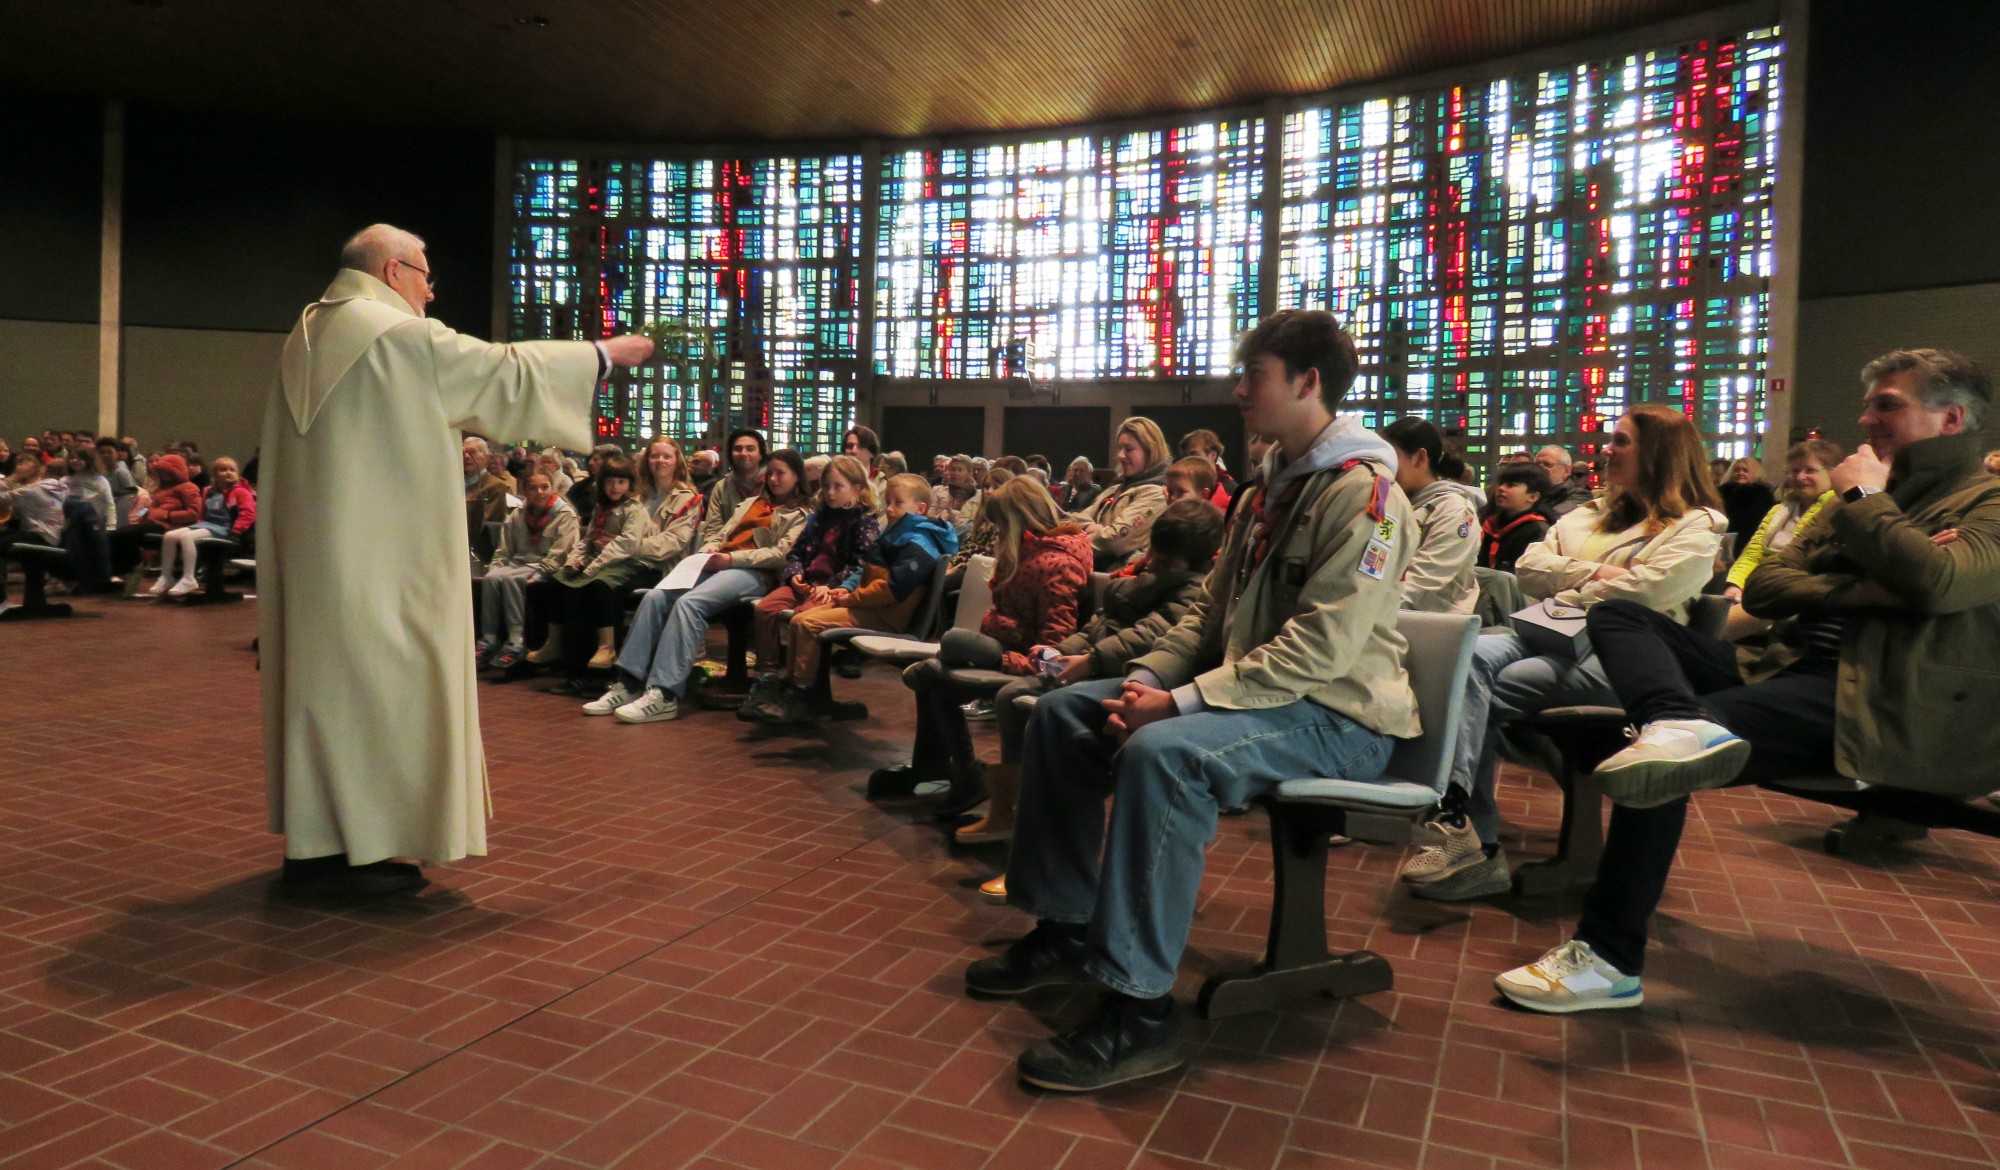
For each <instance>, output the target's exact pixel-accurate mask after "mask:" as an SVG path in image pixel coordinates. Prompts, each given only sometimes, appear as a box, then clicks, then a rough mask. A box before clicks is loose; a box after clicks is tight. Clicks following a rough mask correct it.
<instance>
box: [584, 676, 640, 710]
mask: <svg viewBox="0 0 2000 1170" xmlns="http://www.w3.org/2000/svg"><path fill="white" fill-rule="evenodd" d="M631 701H632V692H631V691H629V690H627V689H625V680H624V679H622V678H621V679H619V680H618V681H617V682H615V683H612V684H611V689H610V690H608V691H606V692H604V693H603V694H602V695H600V696H598V697H597V698H595V699H592V700H591V701H590V702H588V703H585V704H584V705H583V713H584V714H585V715H609V714H611V713H612V712H613V711H616V710H617V709H618V708H620V707H623V706H624V705H625V704H627V703H629V702H631Z"/></svg>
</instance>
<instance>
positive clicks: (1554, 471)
mask: <svg viewBox="0 0 2000 1170" xmlns="http://www.w3.org/2000/svg"><path fill="white" fill-rule="evenodd" d="M1535 466H1537V467H1539V468H1541V469H1542V470H1543V471H1546V472H1548V473H1549V490H1548V491H1546V492H1544V493H1542V502H1541V505H1540V506H1541V510H1542V511H1543V512H1545V513H1547V514H1548V516H1549V518H1550V519H1551V520H1558V519H1561V518H1562V517H1564V516H1567V515H1569V514H1570V513H1571V512H1574V511H1576V506H1577V505H1578V504H1580V503H1582V502H1583V500H1582V499H1580V498H1579V497H1578V493H1576V492H1574V491H1572V490H1570V479H1569V477H1570V467H1571V464H1570V458H1569V449H1568V448H1566V447H1557V446H1554V445H1550V446H1547V447H1544V448H1542V449H1541V450H1539V451H1537V452H1535Z"/></svg>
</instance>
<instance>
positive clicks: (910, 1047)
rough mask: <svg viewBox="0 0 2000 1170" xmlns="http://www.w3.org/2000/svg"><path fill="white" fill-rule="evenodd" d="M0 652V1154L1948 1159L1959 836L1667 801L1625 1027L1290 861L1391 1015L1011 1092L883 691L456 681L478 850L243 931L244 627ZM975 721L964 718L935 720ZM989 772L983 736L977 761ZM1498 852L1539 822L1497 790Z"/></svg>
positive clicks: (1524, 803)
mask: <svg viewBox="0 0 2000 1170" xmlns="http://www.w3.org/2000/svg"><path fill="white" fill-rule="evenodd" d="M83 608H85V609H86V610H88V611H90V612H95V613H101V614H102V615H103V616H102V618H101V619H98V620H78V621H73V622H43V623H35V624H29V625H10V626H0V663H4V669H5V671H6V674H7V678H8V684H7V685H6V687H5V688H4V691H0V694H4V696H5V697H4V699H3V700H0V703H4V706H0V710H4V712H5V715H4V718H0V759H4V760H5V761H7V762H6V763H5V764H4V765H0V1166H5V1167H28V1166H35V1167H41V1166H61V1165H91V1166H118V1167H125V1168H128V1170H172V1168H177V1167H195V1166H228V1165H243V1166H258V1167H311V1166H326V1167H340V1168H343V1170H345V1168H365V1167H375V1166H386V1165H396V1166H413V1167H414V1166H423V1167H445V1166H481V1167H529V1166H614V1165H615V1166H625V1167H640V1168H653V1167H673V1166H682V1165H694V1166H704V1167H722V1166H735V1167H749V1168H766V1167H768V1168H774V1170H819V1168H825V1167H834V1166H842V1167H851V1168H855V1170H861V1168H871V1170H872V1168H882V1167H916V1168H921V1170H953V1168H958V1167H966V1168H971V1167H979V1166H990V1167H1033V1168H1044V1167H1066V1168H1084V1167H1122V1166H1146V1167H1167V1166H1223V1167H1237V1168H1247V1167H1287V1168H1291V1167H1296V1168H1300V1170H1304V1168H1308V1167H1311V1168H1333V1167H1342V1168H1358V1167H1387V1168H1391V1170H1395V1168H1404V1167H1425V1168H1435V1170H1459V1168H1471V1167H1496V1168H1497V1167H1514V1166H1572V1167H1588V1168H1591V1170H1598V1168H1603V1170H1618V1168H1621V1167H1645V1168H1646V1170H1658V1168H1671V1170H1680V1168H1685V1167H1699V1166H1715V1167H1720V1168H1726V1170H1778V1168H1781V1167H1800V1168H1803V1167H1812V1166H1826V1165H1834V1166H1846V1165H1852V1166H1864V1167H1880V1168H1882V1170H1928V1168H1932V1167H1940V1168H1941V1167H1970V1166H1974V1165H1989V1164H1992V1163H1993V1162H1994V1161H1995V1153H1996V1150H2000V1119H1996V1117H1995V1110H1996V1108H2000V1078H1996V1075H1995V1072H1994V1068H1995V1058H1996V1048H2000V1040H1996V1038H1995V1036H1996V1031H2000V1009H1996V1004H1995V1000H1994V992H1995V987H1996V981H2000V907H1996V906H1995V905H1994V903H1993V898H1992V895H1993V892H1994V887H1995V883H1996V880H2000V847H1996V846H1994V845H1991V844H1989V843H1986V842H1983V841H1976V840H1973V839H1970V838H1967V837H1964V836H1962V835H1955V834H1942V835H1939V836H1938V837H1936V838H1934V839H1932V840H1929V841H1924V842H1920V843H1917V844H1914V845H1912V846H1909V847H1905V848H1900V849H1897V850H1895V851H1893V852H1891V853H1889V854H1888V855H1886V856H1884V857H1882V858H1880V859H1877V860H1873V861H1866V862H1855V861H1850V860H1843V859H1836V858H1832V857H1828V856H1827V855H1825V854H1824V853H1822V852H1821V851H1820V849H1819V844H1818V842H1819V837H1820V834H1821V832H1822V831H1823V830H1824V829H1825V828H1826V826H1827V825H1828V824H1829V823H1830V822H1831V821H1832V819H1833V816H1832V814H1831V813H1830V812H1829V811H1828V810H1826V809H1823V808H1820V807H1815V806H1810V805H1805V804H1799V803H1795V802H1792V801H1790V800H1786V799H1783V798H1779V797H1774V796H1763V795H1757V794H1754V793H1724V794H1715V795H1710V796H1706V797H1703V798H1702V799H1700V800H1699V801H1697V803H1696V812H1695V815H1694V817H1693V818H1692V819H1691V821H1690V825H1689V831H1688V839H1687V845H1686V847H1685V848H1684V849H1683V850H1682V853H1681V860H1680V867H1679V869H1678V870H1677V871H1676V874H1675V880H1674V883H1673V887H1672V890H1671V892H1670V893H1669V895H1668V899H1667V904H1666V906H1665V908H1664V910H1663V912H1662V914H1661V916H1660V918H1659V919H1658V922H1657V926H1658V934H1659V936H1660V942H1659V945H1658V946H1657V948H1656V950H1655V953H1654V963H1653V966H1652V969H1651V970H1650V971H1649V974H1648V989H1647V990H1648V1002H1647V1004H1646V1007H1645V1008H1644V1009H1642V1010H1640V1011H1637V1012H1627V1013H1615V1014H1609V1015H1598V1016H1589V1017H1581V1018H1568V1019H1564V1018H1548V1017H1537V1016H1531V1015H1527V1014H1523V1013H1519V1012H1515V1011H1511V1010H1506V1009H1503V1008H1501V1007H1499V1006H1496V1004H1495V1001H1494V997H1493V995H1492V992H1491V989H1490V982H1489V981H1490V979H1491V978H1492V975H1493V973H1494V972H1495V971H1498V970H1500V969H1502V968H1505V967H1508V966H1512V965H1514V964H1516V963H1519V962H1522V961H1525V960H1527V959H1529V958H1532V957H1533V956H1534V955H1536V954H1537V953H1539V952H1540V951H1541V950H1542V949H1544V948H1545V947H1547V946H1549V945H1551V944H1554V943H1556V942H1558V941H1560V940H1561V939H1563V938H1564V937H1565V931H1566V929H1567V928H1568V927H1569V925H1570V924H1571V923H1572V922H1573V921H1574V915H1575V910H1576V907H1575V904H1574V902H1573V901H1558V900H1556V899H1539V900H1530V901H1517V900H1513V899H1498V900H1495V901H1493V902H1492V903H1490V904H1478V905H1471V906H1432V905H1426V904H1422V903H1415V902H1412V901H1410V900H1409V899H1407V898H1406V897H1404V896H1403V895H1401V894H1400V893H1398V892H1397V890H1396V888H1395V882H1394V881H1393V880H1392V872H1393V869H1394V867H1395V865H1396V863H1397V860H1398V858H1397V855H1396V854H1395V852H1393V851H1390V850H1383V849H1373V848H1365V847H1356V848H1351V849H1347V850H1343V851H1339V852H1337V853H1336V854H1335V859H1334V867H1335V872H1334V874H1333V875H1332V877H1331V878H1330V879H1329V880H1330V888H1329V909H1330V913H1331V915H1332V923H1331V925H1332V927H1333V931H1334V934H1335V938H1336V942H1337V944H1344V945H1347V946H1354V947H1359V946H1369V947H1373V948H1374V949H1375V950H1377V951H1380V952H1381V953H1383V954H1385V955H1387V956H1388V957H1389V958H1390V959H1392V960H1393V961H1394V963H1395V966H1396V973H1397V986H1396V990H1394V991H1393V992H1388V993H1384V994H1380V995H1374V996H1368V997H1365V998H1363V999H1360V1000H1357V1001H1352V1002H1348V1003H1344V1004H1337V1003H1332V1002H1324V1003H1308V1004H1303V1005H1300V1006H1299V1007H1298V1008H1297V1009H1296V1010H1295V1011H1292V1012H1288V1013H1286V1014H1283V1015H1262V1016H1253V1017H1248V1018H1243V1019H1238V1020H1235V1021H1231V1022H1229V1023H1228V1024H1226V1025H1224V1026H1215V1027H1210V1026H1205V1025H1199V1024H1197V1025H1195V1026H1193V1027H1192V1029H1191V1040H1192V1044H1193V1047H1194V1050H1195V1058H1194V1061H1193V1063H1192V1065H1191V1066H1190V1068H1189V1069H1188V1071H1187V1072H1186V1073H1185V1074H1183V1075H1180V1076H1177V1077H1173V1078H1169V1079H1164V1080H1162V1081H1160V1082H1158V1083H1155V1084H1151V1085H1148V1086H1145V1087H1140V1088H1132V1089H1127V1090H1123V1091H1118V1092H1113V1093H1109V1094H1105V1095H1103V1096H1099V1097H1095V1098H1091V1099H1064V1098H1059V1097H1053V1096H1041V1095H1036V1094H1035V1093H1032V1092H1029V1091H1026V1090H1024V1089H1023V1088H1021V1087H1020V1086H1019V1085H1018V1084H1017V1083H1016V1081H1015V1078H1014V1075H1013V1058H1014V1055H1015V1053H1016V1052H1017V1051H1018V1050H1019V1049H1020V1048H1021V1047H1022V1045H1023V1044H1024V1043H1026V1042H1028V1041H1031V1040H1033V1039H1035V1038H1037V1037H1040V1036H1042V1035H1045V1034H1046V1033H1047V1030H1048V1028H1049V1026H1050V1024H1051V1022H1055V1021H1062V1020H1067V1019H1073V1018H1075V1017H1076V1016H1077V1014H1078V1013H1079V1012H1080V1011H1081V1010H1082V1009H1083V1008H1084V1007H1085V1006H1086V1001H1085V1000H1084V999H1083V998H1082V997H1080V996H1076V997H1069V998H1057V999H1054V1000H1041V999H1036V1000H1032V1001H1031V1002H1029V1003H1026V1004H1018V1003H1017V1004H993V1003H981V1002H975V1001H972V1000H969V999H967V998H965V997H964V996H963V995H962V994H960V992H959V984H958V978H959V971H960V969H961V968H962V967H963V966H964V964H965V963H966V961H967V960H968V959H971V958H974V957H977V956H978V955H980V954H981V953H983V952H984V950H985V948H986V947H988V946H990V945H992V944H993V943H994V942H995V941H997V940H1002V939H1006V938H1009V937H1011V936H1012V935H1014V934H1016V933H1018V932H1019V931H1021V930H1022V929H1023V928H1024V924H1023V923H1022V922H1021V921H1020V920H1019V919H1018V918H1016V917H1015V916H1013V915H1012V914H1011V913H1010V912H1009V911H1007V910H1005V909H1003V908H998V907H991V906H986V905H983V904H981V903H979V902H978V900H977V899H976V897H975V896H974V891H973V889H972V885H973V883H974V882H975V881H977V880H978V879H981V878H984V877H986V876H988V875H989V874H991V873H992V872H993V870H992V868H991V865H992V863H993V862H994V861H995V860H996V858H995V857H994V856H992V855H990V854H980V855H975V856H960V855H955V854H953V853H952V852H951V851H950V850H948V849H947V848H946V847H945V846H944V844H943V842H942V840H941V838H940V836H939V833H938V831H937V830H936V829H935V828H933V827H932V826H930V825H928V824H925V823H913V822H912V821H911V820H910V819H909V818H907V817H903V816H896V815H888V814H885V813H882V812H878V811H875V810H874V809H872V808H871V807H870V806H869V805H867V804H866V803H865V802H864V801H863V800H862V799H861V796H860V793H859V789H860V784H861V780H862V777H863V776H864V775H865V773H866V771H867V769H869V768H870V767H873V766H876V765H878V764H880V763H884V762H889V761H893V760H895V759H897V758H898V757H899V755H900V753H901V750H902V749H901V747H900V745H901V744H902V743H903V742H904V741H906V739H907V737H908V734H909V727H910V723H909V715H908V703H907V701H906V700H905V699H904V698H903V696H902V694H901V690H900V687H899V686H898V685H897V684H896V683H895V681H894V679H893V677H892V676H890V675H888V674H887V673H886V672H883V673H878V674H871V676H870V677H869V678H868V679H865V680H863V681H861V682H859V683H849V684H843V689H844V690H845V691H847V692H849V693H852V694H856V695H860V696H861V697H864V698H867V699H868V700H870V701H871V702H873V703H875V704H876V706H877V710H878V712H879V715H880V717H879V718H878V719H876V720H874V721H871V722H868V723H865V724H844V725H840V726H838V727H836V728H834V729H833V730H831V731H830V732H827V733H823V734H805V735H779V736H771V735H766V734H762V733H757V732H753V731H751V730H750V729H747V728H745V727H744V726H743V725H742V724H739V723H737V722H736V721H734V720H733V719H730V718H728V717H727V716H723V715H714V714H704V715H699V716H696V717H693V718H691V719H688V720H686V721H683V722H680V723H676V724H667V725H656V726H651V727H625V726H621V725H618V724H615V723H613V722H611V721H609V720H586V719H583V718H581V717H579V716H578V715H577V714H576V713H575V708H574V704H573V701H569V700H563V699H558V698H555V697H551V696H547V695H543V694H539V693H537V692H536V691H535V690H533V689H531V687H534V686H538V685H539V684H526V685H515V686H493V687H488V688H486V689H485V690H484V691H483V699H484V708H483V713H484V720H485V725H486V731H487V745H488V750H489V752H490V754H491V757H492V761H493V780H494V784H493V788H494V792H493V797H494V803H495V805H496V808H497V814H498V815H497V817H496V819H495V821H494V823H493V838H492V840H493V854H492V856H490V857H487V858H484V859H475V860H470V861H467V862H463V863H460V864H456V865H452V866H448V867H437V868H434V869H432V870H431V871H430V872H431V874H432V876H433V877H434V879H435V881H436V884H435V885H434V886H433V887H432V888H431V889H430V890H428V891H426V892H425V893H424V894H423V895H421V896H419V897H415V898H412V899H409V900H407V901H405V902H402V903H400V904H397V905H393V906H392V905H383V906H380V907H377V908H373V909H358V910H349V911H346V912H341V913H327V912H322V911H317V910H311V909H300V908H296V907H291V906H286V905H281V904H276V903H274V902H272V901H271V900H270V899H269V897H268V894H267V888H266V887H267V884H268V881H269V879H270V876H271V873H272V870H273V867H274V866H275V864H276V862H277V859H278V856H279V843H278V841H277V839H275V838H273V837H271V836H268V835H266V834H265V832H264V825H263V810H262V788H261V779H260V775H261V773H260V768H259V745H258V712H257V692H256V682H255V677H256V676H255V675H254V674H253V672H252V659H251V656H250V654H249V653H248V652H247V650H246V647H247V645H248V643H249V640H250V637H251V634H252V632H253V626H254V613H253V609H254V607H253V606H250V605H244V606H238V607H232V608H226V609H197V610H188V609H181V608H164V607H161V606H159V605H156V604H153V603H147V602H102V603H98V602H86V603H83ZM986 734H990V732H982V735H986ZM989 746H990V745H989ZM1503 796H1504V797H1505V799H1506V805H1507V812H1508V816H1509V820H1510V823H1511V824H1512V825H1513V826H1517V830H1516V835H1514V836H1511V837H1510V838H1509V840H1508V848H1509V850H1510V851H1511V852H1513V853H1514V854H1516V855H1517V857H1521V858H1525V857H1531V856H1534V855H1537V854H1545V853H1546V852H1548V850H1549V848H1550V845H1551V840H1552V829H1553V817H1554V812H1555V809H1554V801H1553V799H1552V798H1551V796H1550V790H1549V788H1548V786H1547V783H1546V781H1536V780H1534V779H1532V778H1531V777H1529V776H1527V775H1526V774H1525V773H1523V774H1514V775H1510V776H1509V777H1507V781H1506V783H1505V785H1504V788H1503ZM1264 839H1265V836H1264V825H1263V822H1262V821H1261V819H1259V818H1257V817H1251V818H1246V819H1242V820H1234V821H1229V822H1226V823H1225V824H1224V825H1223V828H1222V836H1221V840H1220V841H1219V843H1218V844H1217V845H1216V847H1215V849H1214V851H1213V853H1212V854H1211V858H1210V873H1209V877H1208V880H1207V882H1206V883H1205V885H1204V900H1203V905H1202V909H1201V912H1200V917H1199V920H1198V922H1197V923H1196V932H1195V938H1194V941H1193V946H1192V948H1191V949H1190V951H1189V954H1188V958H1187V962H1186V964H1185V974H1184V979H1183V982H1182V985H1181V988H1180V990H1181V991H1182V992H1183V993H1188V994H1191V993H1192V991H1193V990H1194V988H1195V987H1196V986H1197V985H1198V984H1199V981H1200V979H1201V978H1202V977H1203V976H1204V975H1205V974H1206V973H1207V972H1210V971H1212V970H1215V969H1217V968H1221V967H1226V966H1230V965H1237V964H1241V963H1244V962H1247V961H1248V960H1250V959H1251V958H1252V957H1253V956H1254V954H1255V952H1256V951H1257V950H1258V947H1259V943H1260V941H1261V933H1262V931H1263V929H1264V924H1265V909H1266V906H1267V899H1268V895H1269V884H1268V883H1269V877H1270V868H1269V864H1268V861H1267V859H1266V856H1265V852H1264V848H1265V846H1264Z"/></svg>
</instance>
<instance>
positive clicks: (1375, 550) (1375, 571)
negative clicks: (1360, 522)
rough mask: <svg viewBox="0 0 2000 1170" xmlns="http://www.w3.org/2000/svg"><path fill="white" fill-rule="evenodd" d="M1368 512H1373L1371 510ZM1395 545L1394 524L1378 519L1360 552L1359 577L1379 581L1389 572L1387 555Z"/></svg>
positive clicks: (1384, 517)
mask: <svg viewBox="0 0 2000 1170" xmlns="http://www.w3.org/2000/svg"><path fill="white" fill-rule="evenodd" d="M1376 482H1377V484H1378V486H1379V485H1380V484H1381V483H1384V482H1387V481H1384V480H1377V481H1376ZM1370 512H1371V513H1372V512H1373V509H1372V508H1371V509H1370ZM1395 544H1396V522H1395V521H1394V520H1391V519H1389V518H1388V517H1387V516H1383V517H1380V518H1378V519H1377V520H1376V521H1375V530H1374V531H1373V532H1370V533H1369V534H1368V544H1367V545H1366V546H1365V547H1364V548H1362V550H1361V564H1360V566H1359V571H1360V573H1361V575H1362V576H1364V577H1373V578H1375V579H1376V580H1377V581H1380V580H1381V579H1382V578H1383V576H1384V574H1386V573H1387V572H1388V571H1389V553H1390V550H1392V549H1393V548H1394V547H1395Z"/></svg>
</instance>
